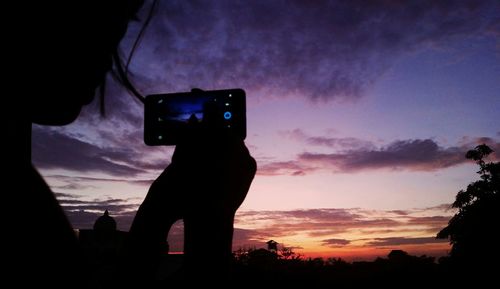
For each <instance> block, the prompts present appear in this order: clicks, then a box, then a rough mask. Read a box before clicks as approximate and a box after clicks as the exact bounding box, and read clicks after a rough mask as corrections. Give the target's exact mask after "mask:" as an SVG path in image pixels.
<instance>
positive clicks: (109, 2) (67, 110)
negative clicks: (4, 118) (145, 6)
mask: <svg viewBox="0 0 500 289" xmlns="http://www.w3.org/2000/svg"><path fill="white" fill-rule="evenodd" d="M35 2H37V1H35ZM142 3H143V0H86V1H55V2H52V1H39V2H37V3H35V4H34V6H33V7H30V8H29V11H28V13H26V14H25V15H23V16H24V17H25V18H27V19H25V21H28V23H29V25H26V28H25V30H26V31H23V32H24V35H23V38H24V40H23V41H25V46H26V47H24V48H25V49H26V53H24V55H23V56H24V57H23V58H24V59H23V61H25V63H26V72H27V75H26V76H25V78H26V82H27V85H26V86H27V89H28V90H29V91H30V93H29V104H30V106H31V120H32V121H33V122H34V123H38V124H45V125H65V124H68V123H71V122H72V121H74V120H75V119H76V117H77V116H78V114H79V112H80V109H81V107H82V106H83V105H86V104H88V103H90V102H91V101H92V100H93V98H94V95H95V92H96V89H97V88H98V87H99V86H101V85H103V83H104V80H105V75H106V73H107V72H108V71H110V69H111V68H112V63H113V55H116V54H117V48H118V44H119V42H120V40H121V39H122V37H123V36H124V34H125V32H126V29H127V25H128V23H129V21H130V20H131V19H134V18H135V15H136V13H137V11H138V9H139V7H140V6H141V5H142ZM26 5H27V4H26ZM30 5H31V4H30ZM27 6H28V5H27ZM23 43H24V42H23Z"/></svg>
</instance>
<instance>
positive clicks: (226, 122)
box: [144, 89, 246, 145]
mask: <svg viewBox="0 0 500 289" xmlns="http://www.w3.org/2000/svg"><path fill="white" fill-rule="evenodd" d="M145 103H146V104H145V114H144V115H145V117H144V120H145V124H144V141H145V143H146V144H147V145H175V144H177V143H179V141H181V140H182V139H183V138H186V137H189V136H192V135H193V134H203V135H210V134H214V135H215V134H217V135H218V136H220V135H233V136H236V137H238V138H241V139H245V137H246V111H245V110H246V108H245V92H244V91H243V90H242V89H229V90H212V91H196V92H182V93H170V94H155V95H148V96H147V97H146V102H145Z"/></svg>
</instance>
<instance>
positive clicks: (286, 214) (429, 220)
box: [235, 207, 451, 247]
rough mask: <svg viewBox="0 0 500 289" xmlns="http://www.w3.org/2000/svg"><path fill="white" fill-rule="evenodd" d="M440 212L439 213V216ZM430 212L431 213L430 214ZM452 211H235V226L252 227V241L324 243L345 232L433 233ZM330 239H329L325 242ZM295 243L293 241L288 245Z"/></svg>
mask: <svg viewBox="0 0 500 289" xmlns="http://www.w3.org/2000/svg"><path fill="white" fill-rule="evenodd" d="M439 213H441V214H440V215H438V214H439ZM429 214H433V215H432V216H429ZM450 217H451V213H450V212H447V211H445V210H442V211H440V210H438V209H437V208H436V207H431V208H424V209H412V210H398V211H397V212H394V211H391V210H387V211H384V210H363V209H335V208H331V209H307V210H290V211H244V212H239V213H238V214H237V218H236V222H235V226H236V227H240V228H246V229H250V228H251V230H253V234H252V240H257V241H258V240H263V241H265V240H269V239H274V240H277V241H278V242H280V239H281V238H294V236H308V237H309V238H310V239H318V238H320V239H319V240H318V242H319V243H320V244H322V245H324V246H330V247H331V246H333V245H345V246H347V245H353V244H352V240H350V241H351V242H349V243H345V244H342V242H341V241H338V242H337V243H336V242H335V241H336V240H348V239H346V238H345V237H343V236H346V235H351V234H355V235H363V236H367V239H366V240H372V241H373V240H375V239H374V238H377V237H379V236H380V237H386V236H387V235H389V236H391V235H400V234H401V233H403V232H404V233H408V234H420V235H422V234H436V233H437V232H438V231H439V230H440V229H441V228H444V227H445V226H446V224H447V223H448V220H449V219H450ZM327 240H331V241H327ZM291 245H294V244H291Z"/></svg>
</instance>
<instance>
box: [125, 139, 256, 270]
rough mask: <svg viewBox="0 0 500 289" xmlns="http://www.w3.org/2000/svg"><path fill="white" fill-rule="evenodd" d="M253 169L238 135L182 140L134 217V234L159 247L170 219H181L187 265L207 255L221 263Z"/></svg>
mask: <svg viewBox="0 0 500 289" xmlns="http://www.w3.org/2000/svg"><path fill="white" fill-rule="evenodd" d="M255 172H256V163H255V160H254V159H253V158H252V157H251V156H250V154H249V151H248V149H247V148H246V146H245V144H244V143H243V141H241V140H236V139H232V138H229V137H227V136H225V137H222V136H216V135H206V136H197V137H195V138H191V139H188V140H185V141H184V142H183V143H181V144H179V145H177V147H176V149H175V152H174V155H173V157H172V163H171V164H170V165H169V166H168V167H167V168H166V169H165V171H164V172H163V173H162V174H161V175H160V176H159V177H158V179H156V180H155V182H154V183H153V184H152V186H151V188H150V190H149V192H148V195H147V197H146V199H145V200H144V202H143V204H142V205H141V207H140V208H139V211H138V212H137V215H136V218H135V219H134V223H133V225H132V228H131V230H130V231H131V235H132V237H134V236H135V237H134V238H139V239H140V240H141V241H140V243H142V246H147V248H149V250H161V245H159V244H161V243H162V242H164V240H165V239H166V236H167V234H168V231H169V229H170V227H171V225H172V224H173V223H174V222H175V221H177V220H179V219H184V230H185V242H184V243H185V246H184V252H185V258H186V264H188V265H189V268H196V267H197V265H196V264H197V260H199V261H201V262H206V261H207V259H210V262H211V263H212V264H214V263H216V264H219V265H222V266H223V265H224V264H226V263H227V261H228V260H229V259H230V257H231V243H232V234H233V221H234V214H235V213H236V210H237V209H238V208H239V206H240V205H241V203H242V202H243V201H244V199H245V197H246V194H247V192H248V189H249V188H250V184H251V182H252V180H253V177H254V175H255ZM150 253H151V254H154V252H150ZM198 269H199V268H198ZM195 270H197V269H195Z"/></svg>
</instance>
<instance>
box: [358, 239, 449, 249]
mask: <svg viewBox="0 0 500 289" xmlns="http://www.w3.org/2000/svg"><path fill="white" fill-rule="evenodd" d="M446 242H448V240H441V239H436V237H422V238H407V237H389V238H374V239H373V241H370V242H368V243H367V245H368V246H374V247H386V246H401V245H422V244H435V243H446Z"/></svg>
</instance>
